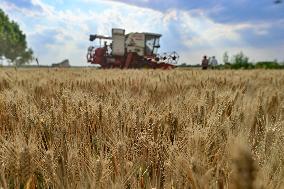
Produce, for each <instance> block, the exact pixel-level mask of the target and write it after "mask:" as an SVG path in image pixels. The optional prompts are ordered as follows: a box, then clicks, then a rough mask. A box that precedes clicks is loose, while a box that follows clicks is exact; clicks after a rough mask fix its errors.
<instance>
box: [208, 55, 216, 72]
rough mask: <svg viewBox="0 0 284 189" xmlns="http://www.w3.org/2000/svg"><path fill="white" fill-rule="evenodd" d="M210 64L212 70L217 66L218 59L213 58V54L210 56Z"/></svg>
mask: <svg viewBox="0 0 284 189" xmlns="http://www.w3.org/2000/svg"><path fill="white" fill-rule="evenodd" d="M210 65H211V66H212V69H213V70H214V69H216V68H217V66H218V61H217V59H216V58H215V56H212V59H211V61H210Z"/></svg>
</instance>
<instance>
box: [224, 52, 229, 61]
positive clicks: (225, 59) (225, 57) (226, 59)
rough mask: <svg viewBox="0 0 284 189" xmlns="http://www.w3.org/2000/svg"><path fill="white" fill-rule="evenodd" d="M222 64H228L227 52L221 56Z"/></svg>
mask: <svg viewBox="0 0 284 189" xmlns="http://www.w3.org/2000/svg"><path fill="white" fill-rule="evenodd" d="M223 62H224V64H228V63H229V55H228V52H225V53H224V54H223Z"/></svg>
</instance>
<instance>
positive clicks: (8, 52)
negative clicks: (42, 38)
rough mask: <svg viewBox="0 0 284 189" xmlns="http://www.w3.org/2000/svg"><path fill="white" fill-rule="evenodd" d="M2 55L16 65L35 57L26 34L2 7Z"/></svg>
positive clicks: (0, 28)
mask: <svg viewBox="0 0 284 189" xmlns="http://www.w3.org/2000/svg"><path fill="white" fill-rule="evenodd" d="M0 57H2V58H3V57H4V58H5V59H6V60H7V61H9V62H11V63H13V64H15V65H23V64H26V63H28V62H30V61H31V60H32V59H33V51H32V49H30V48H28V47H27V42H26V36H25V34H24V33H23V32H22V31H21V29H20V27H19V25H18V24H17V23H16V22H14V21H10V19H9V17H8V16H7V15H6V14H5V13H4V11H3V10H1V9H0Z"/></svg>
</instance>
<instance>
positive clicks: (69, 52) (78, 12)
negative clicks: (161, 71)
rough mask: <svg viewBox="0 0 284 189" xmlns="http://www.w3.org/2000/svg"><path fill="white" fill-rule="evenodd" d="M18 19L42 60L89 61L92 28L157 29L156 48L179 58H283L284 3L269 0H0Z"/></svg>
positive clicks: (97, 30)
mask: <svg viewBox="0 0 284 189" xmlns="http://www.w3.org/2000/svg"><path fill="white" fill-rule="evenodd" d="M0 8H1V9H3V10H4V11H5V12H6V13H7V14H8V15H9V17H10V18H11V19H13V20H15V21H16V22H18V23H19V24H20V27H21V28H22V30H23V31H24V32H25V33H26V34H27V39H28V44H29V46H30V47H31V48H32V49H33V50H34V52H35V56H37V57H38V59H39V61H40V63H41V64H51V63H53V62H59V61H61V60H63V59H65V58H69V60H70V61H71V64H72V65H78V66H79V65H88V64H87V63H86V58H85V57H86V49H87V47H88V46H89V45H91V44H92V43H90V42H89V41H88V36H89V34H91V33H98V34H104V35H110V31H111V28H112V27H118V28H124V29H126V32H155V33H161V34H162V35H163V36H162V40H161V49H160V52H161V53H162V52H170V51H173V50H175V51H177V52H178V53H179V54H180V56H181V60H180V63H183V62H186V63H188V64H196V63H199V62H200V60H201V58H202V56H203V55H208V56H213V55H215V56H216V57H217V58H218V60H219V62H222V55H223V53H224V52H225V51H228V52H229V55H232V54H235V53H237V52H240V51H243V52H244V53H245V54H246V55H248V56H249V57H250V59H251V60H252V61H258V60H274V59H278V60H279V61H284V3H281V4H275V3H274V1H273V0H168V1H165V0H1V1H0Z"/></svg>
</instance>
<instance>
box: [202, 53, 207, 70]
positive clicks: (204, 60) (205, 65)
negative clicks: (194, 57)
mask: <svg viewBox="0 0 284 189" xmlns="http://www.w3.org/2000/svg"><path fill="white" fill-rule="evenodd" d="M201 66H202V70H207V68H208V59H207V57H206V56H204V57H203V60H202V63H201Z"/></svg>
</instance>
